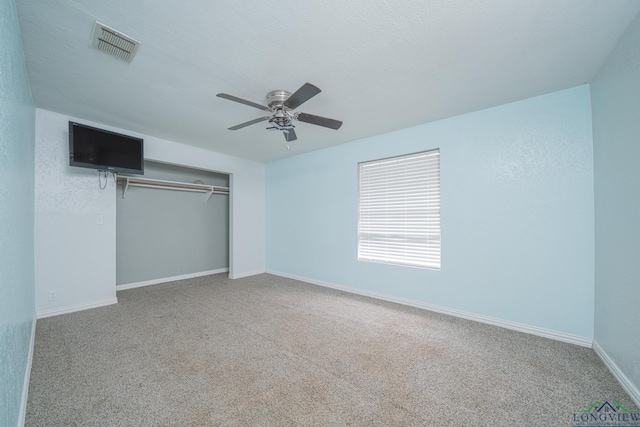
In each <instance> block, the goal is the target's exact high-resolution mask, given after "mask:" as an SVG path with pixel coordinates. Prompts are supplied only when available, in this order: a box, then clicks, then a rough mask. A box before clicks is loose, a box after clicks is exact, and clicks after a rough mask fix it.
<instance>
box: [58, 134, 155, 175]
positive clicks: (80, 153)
mask: <svg viewBox="0 0 640 427" xmlns="http://www.w3.org/2000/svg"><path fill="white" fill-rule="evenodd" d="M142 143H143V140H142V139H140V138H134V137H132V136H127V135H122V134H119V133H115V132H109V131H107V130H102V129H97V128H94V127H91V126H86V125H81V124H80V123H75V122H69V165H71V166H79V167H81V168H90V169H98V170H103V171H110V172H113V173H130V174H138V175H143V174H144V152H143V144H142Z"/></svg>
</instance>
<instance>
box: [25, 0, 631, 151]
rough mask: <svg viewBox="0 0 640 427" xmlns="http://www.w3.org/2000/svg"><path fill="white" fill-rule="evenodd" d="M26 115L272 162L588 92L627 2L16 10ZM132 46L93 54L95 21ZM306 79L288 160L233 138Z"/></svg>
mask: <svg viewBox="0 0 640 427" xmlns="http://www.w3.org/2000/svg"><path fill="white" fill-rule="evenodd" d="M17 3H18V12H19V17H20V24H21V29H22V36H23V43H24V48H25V55H26V60H27V67H28V70H29V77H30V82H31V89H32V92H33V96H34V100H35V103H36V106H37V107H40V108H44V109H48V110H52V111H57V112H60V113H64V114H68V115H71V116H75V117H79V118H83V119H87V120H93V121H96V122H100V123H104V124H107V125H111V126H116V127H120V128H124V129H128V130H131V131H135V132H141V133H145V134H148V135H153V136H157V137H160V138H165V139H169V140H173V141H176V142H181V143H185V144H190V145H194V146H198V147H202V148H206V149H211V150H214V151H218V152H221V153H226V154H230V155H234V156H239V157H243V158H247V159H252V160H256V161H260V162H267V161H270V160H274V159H277V158H281V157H286V156H290V155H294V154H299V153H302V152H307V151H311V150H316V149H320V148H324V147H328V146H331V145H335V144H340V143H344V142H348V141H352V140H355V139H359V138H363V137H367V136H371V135H376V134H380V133H384V132H389V131H393V130H396V129H400V128H404V127H408V126H413V125H417V124H420V123H425V122H429V121H433V120H437V119H441V118H444V117H449V116H453V115H458V114H462V113H466V112H470V111H475V110H478V109H482V108H486V107H491V106H494V105H499V104H503V103H506V102H510V101H515V100H519V99H524V98H528V97H531V96H536V95H541V94H544V93H549V92H553V91H556V90H560V89H565V88H569V87H572V86H576V85H580V84H583V83H585V82H589V81H590V80H591V79H592V78H593V77H594V75H595V73H596V72H597V71H598V68H599V66H600V65H601V64H602V62H603V61H604V59H605V58H606V57H607V55H608V54H609V52H610V51H611V50H612V48H613V46H614V45H615V43H616V41H617V40H618V38H619V36H620V35H621V34H622V32H623V31H624V29H625V28H626V27H627V26H628V25H629V23H630V22H631V21H632V20H633V18H634V17H635V15H636V14H637V13H638V11H640V1H637V0H608V1H603V0H477V1H473V0H465V1H462V0H431V1H423V0H381V1H369V0H349V1H346V0H314V1H310V0H309V1H295V0H281V1H279V2H265V1H257V0H245V1H238V0H216V1H211V0H194V1H189V2H177V1H175V0H136V1H131V0H109V1H104V0H100V1H97V0H17ZM96 20H98V21H100V22H102V23H104V24H106V25H108V26H111V27H113V28H115V29H116V30H118V31H121V32H122V33H124V34H126V35H128V36H130V37H133V38H135V39H137V40H139V41H141V42H142V45H141V46H140V49H139V50H138V53H137V55H136V57H135V58H134V59H133V61H132V62H131V63H130V64H129V63H126V62H123V61H120V60H118V59H116V58H114V57H111V56H109V55H107V54H105V53H103V52H101V51H98V50H96V49H93V48H91V47H89V44H90V42H91V33H92V28H93V24H94V21H96ZM305 82H310V83H313V84H314V85H316V86H318V87H320V88H321V89H322V93H320V94H319V95H317V96H316V97H314V98H313V99H311V100H309V101H308V102H307V103H305V104H304V105H302V106H301V107H300V108H299V110H301V111H304V112H307V113H311V114H317V115H320V116H326V117H331V118H336V119H340V120H342V121H344V125H343V126H342V128H341V129H340V130H338V131H334V130H330V129H325V128H322V127H317V126H313V125H311V124H307V123H297V124H296V132H297V134H298V140H297V141H295V142H294V143H292V144H291V149H290V150H287V149H286V144H285V141H284V138H283V136H282V134H281V133H280V132H268V131H266V130H265V128H266V124H265V123H260V124H256V125H253V126H250V127H247V128H244V129H241V130H238V131H229V130H227V128H228V127H230V126H232V125H236V124H238V123H242V122H245V121H248V120H251V119H254V118H257V117H261V116H264V114H263V113H264V112H262V111H260V110H258V109H255V108H251V107H249V106H246V105H242V104H237V103H233V102H230V101H227V100H223V99H220V98H217V97H216V96H215V95H216V93H219V92H226V93H230V94H233V95H236V96H239V97H242V98H246V99H249V100H252V101H254V102H258V103H264V97H265V96H266V94H267V92H269V91H271V90H275V89H286V90H289V91H291V92H293V91H295V90H296V89H297V88H298V87H299V86H301V85H302V84H303V83H305Z"/></svg>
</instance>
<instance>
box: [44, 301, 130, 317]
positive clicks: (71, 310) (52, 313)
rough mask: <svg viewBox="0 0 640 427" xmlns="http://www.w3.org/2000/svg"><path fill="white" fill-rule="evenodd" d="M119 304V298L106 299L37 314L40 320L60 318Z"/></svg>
mask: <svg viewBox="0 0 640 427" xmlns="http://www.w3.org/2000/svg"><path fill="white" fill-rule="evenodd" d="M117 303H118V298H106V299H101V300H98V301H94V302H90V303H87V304H77V305H69V306H67V307H62V308H54V309H51V310H44V311H40V312H38V313H36V314H37V317H38V319H44V318H45V317H51V316H58V315H60V314H67V313H74V312H76V311H82V310H88V309H90V308H96V307H103V306H105V305H111V304H117Z"/></svg>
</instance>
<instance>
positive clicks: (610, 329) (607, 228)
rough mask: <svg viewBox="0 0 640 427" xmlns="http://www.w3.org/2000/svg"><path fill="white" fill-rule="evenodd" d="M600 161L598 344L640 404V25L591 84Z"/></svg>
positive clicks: (626, 35) (597, 196) (597, 183)
mask: <svg viewBox="0 0 640 427" xmlns="http://www.w3.org/2000/svg"><path fill="white" fill-rule="evenodd" d="M591 97H592V110H593V144H594V160H595V224H596V225H595V236H596V238H595V244H596V246H595V251H596V263H595V286H596V305H595V341H596V342H597V343H598V344H599V345H600V347H601V348H602V349H604V351H605V352H606V353H607V354H608V355H609V357H610V358H611V359H612V360H613V361H614V362H615V363H616V364H617V365H618V367H619V368H620V370H621V371H622V372H623V373H624V375H626V376H627V378H628V379H629V381H630V382H632V383H633V385H634V386H635V388H636V393H635V394H636V399H639V398H640V340H638V328H639V327H640V309H639V308H638V301H640V262H638V260H640V167H639V166H638V161H639V159H640V143H639V140H640V19H639V18H638V17H636V19H635V21H634V22H633V23H632V24H631V26H630V27H629V28H628V29H627V31H626V32H625V33H624V35H623V36H622V37H621V39H620V41H619V43H618V45H617V47H616V48H615V49H614V51H613V52H612V54H611V56H610V57H609V58H608V59H607V61H606V62H605V63H604V65H603V66H602V69H601V70H600V72H599V73H598V75H597V76H596V78H595V79H594V81H593V83H592V84H591Z"/></svg>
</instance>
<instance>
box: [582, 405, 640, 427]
mask: <svg viewBox="0 0 640 427" xmlns="http://www.w3.org/2000/svg"><path fill="white" fill-rule="evenodd" d="M572 422H573V424H572V425H573V426H574V427H600V426H616V427H640V414H638V412H633V411H629V410H628V409H627V408H625V407H624V406H622V404H621V403H620V402H619V401H617V400H614V401H613V403H609V401H608V400H605V401H604V402H600V401H599V400H596V401H595V402H593V404H592V405H591V406H589V407H588V408H587V409H580V410H578V411H576V412H574V413H573V418H572Z"/></svg>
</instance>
